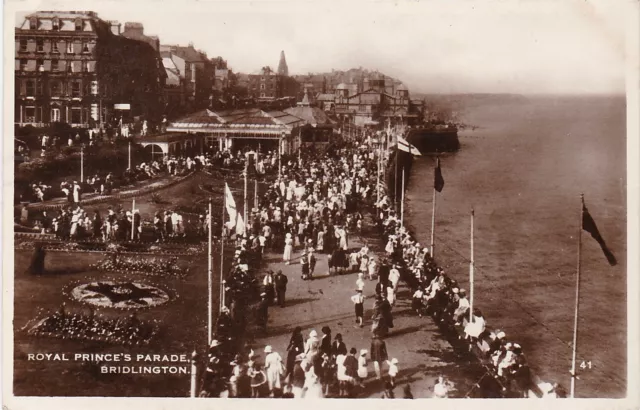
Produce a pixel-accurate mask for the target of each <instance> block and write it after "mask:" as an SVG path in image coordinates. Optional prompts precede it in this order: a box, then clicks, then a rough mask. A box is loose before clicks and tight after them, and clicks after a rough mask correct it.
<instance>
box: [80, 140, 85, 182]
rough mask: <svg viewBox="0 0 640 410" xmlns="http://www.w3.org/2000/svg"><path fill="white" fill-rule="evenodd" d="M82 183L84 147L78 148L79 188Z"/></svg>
mask: <svg viewBox="0 0 640 410" xmlns="http://www.w3.org/2000/svg"><path fill="white" fill-rule="evenodd" d="M83 183H84V146H82V147H80V186H82V184H83Z"/></svg>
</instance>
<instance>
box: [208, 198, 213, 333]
mask: <svg viewBox="0 0 640 410" xmlns="http://www.w3.org/2000/svg"><path fill="white" fill-rule="evenodd" d="M211 207H212V205H211V197H209V244H208V252H207V280H208V287H207V289H208V294H209V295H208V300H209V302H208V304H207V307H208V309H207V310H208V321H207V326H208V327H207V329H208V341H209V342H208V344H211V338H212V336H213V311H212V308H213V259H212V255H211V245H212V238H211V230H212V229H211V228H212V225H213V224H212V222H213V214H212V212H213V211H212V209H211Z"/></svg>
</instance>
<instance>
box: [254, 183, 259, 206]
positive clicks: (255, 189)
mask: <svg viewBox="0 0 640 410" xmlns="http://www.w3.org/2000/svg"><path fill="white" fill-rule="evenodd" d="M253 184H254V185H253V207H254V208H258V180H257V179H254V180H253Z"/></svg>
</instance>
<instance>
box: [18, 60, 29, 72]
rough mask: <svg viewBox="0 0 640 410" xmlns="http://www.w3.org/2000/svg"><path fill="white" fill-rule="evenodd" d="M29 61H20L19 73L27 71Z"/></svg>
mask: <svg viewBox="0 0 640 410" xmlns="http://www.w3.org/2000/svg"><path fill="white" fill-rule="evenodd" d="M28 63H29V60H25V59H22V60H20V71H27V64H28Z"/></svg>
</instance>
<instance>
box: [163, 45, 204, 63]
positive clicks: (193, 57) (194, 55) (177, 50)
mask: <svg viewBox="0 0 640 410" xmlns="http://www.w3.org/2000/svg"><path fill="white" fill-rule="evenodd" d="M160 52H161V55H162V56H163V57H164V56H165V55H166V53H172V54H175V55H177V56H178V57H180V58H182V59H184V60H185V61H188V62H190V63H199V62H206V61H209V60H208V59H207V58H206V57H205V56H204V55H203V54H202V53H201V52H199V51H198V50H196V49H195V48H193V47H192V46H188V47H183V46H166V45H163V46H160Z"/></svg>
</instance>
